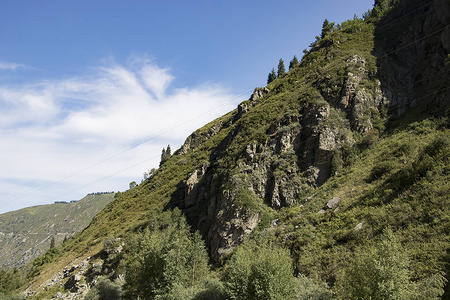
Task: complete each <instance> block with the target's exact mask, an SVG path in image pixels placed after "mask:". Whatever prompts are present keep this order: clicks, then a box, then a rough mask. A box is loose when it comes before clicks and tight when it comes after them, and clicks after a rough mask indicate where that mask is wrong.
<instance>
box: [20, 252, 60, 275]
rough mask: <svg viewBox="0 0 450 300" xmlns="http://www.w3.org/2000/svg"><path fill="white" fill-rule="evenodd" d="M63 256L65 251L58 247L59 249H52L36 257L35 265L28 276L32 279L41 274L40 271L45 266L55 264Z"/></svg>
mask: <svg viewBox="0 0 450 300" xmlns="http://www.w3.org/2000/svg"><path fill="white" fill-rule="evenodd" d="M61 254H63V251H62V249H61V248H60V247H58V248H51V249H49V250H48V251H47V252H45V253H44V254H43V255H41V256H39V257H36V258H35V259H34V260H33V265H32V267H31V270H30V272H29V274H28V276H30V277H32V276H35V275H37V274H39V272H40V270H41V269H42V267H43V266H44V265H45V264H48V263H51V262H54V261H55V260H57V259H58V258H59V257H60V256H61Z"/></svg>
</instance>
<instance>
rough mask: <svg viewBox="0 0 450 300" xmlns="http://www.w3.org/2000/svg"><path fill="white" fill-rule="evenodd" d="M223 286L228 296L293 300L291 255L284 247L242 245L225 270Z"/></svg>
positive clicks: (293, 287)
mask: <svg viewBox="0 0 450 300" xmlns="http://www.w3.org/2000/svg"><path fill="white" fill-rule="evenodd" d="M225 286H226V288H227V291H228V293H229V297H230V298H231V299H243V300H245V299H293V298H294V296H295V286H294V276H293V271H292V260H291V257H290V256H289V253H288V252H287V251H286V250H284V249H280V248H273V247H269V246H268V245H264V246H263V245H256V244H254V243H252V244H248V245H243V246H242V247H240V248H238V249H237V250H236V252H235V253H234V255H233V256H232V258H231V261H230V263H229V265H228V268H227V269H226V273H225Z"/></svg>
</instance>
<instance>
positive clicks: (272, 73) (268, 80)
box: [267, 68, 277, 84]
mask: <svg viewBox="0 0 450 300" xmlns="http://www.w3.org/2000/svg"><path fill="white" fill-rule="evenodd" d="M275 79H277V74H276V73H275V69H274V68H272V72H270V73H269V77H268V78H267V84H269V83H271V82H272V81H274V80H275Z"/></svg>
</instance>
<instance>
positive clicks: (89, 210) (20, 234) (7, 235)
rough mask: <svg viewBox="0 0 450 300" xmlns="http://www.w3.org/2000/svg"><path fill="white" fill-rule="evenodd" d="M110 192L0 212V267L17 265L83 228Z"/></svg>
mask: <svg viewBox="0 0 450 300" xmlns="http://www.w3.org/2000/svg"><path fill="white" fill-rule="evenodd" d="M113 198H114V194H103V195H88V196H86V197H84V198H83V199H81V200H79V201H77V202H72V203H67V204H63V203H54V204H49V205H40V206H33V207H28V208H24V209H20V210H17V211H13V212H9V213H5V214H2V215H0V232H2V234H1V236H0V249H1V251H0V262H1V264H0V267H17V266H20V265H22V264H23V263H26V262H27V261H29V260H31V259H33V258H35V257H37V256H39V255H40V254H42V253H44V252H45V251H47V250H48V248H49V245H50V240H51V238H52V237H54V238H55V241H56V244H59V243H61V242H62V241H63V239H64V238H65V237H67V238H69V237H71V236H73V235H74V234H75V233H77V232H80V231H81V230H83V228H85V227H86V226H87V225H88V224H89V222H90V221H91V220H92V218H93V216H95V215H96V214H97V213H98V212H100V211H101V210H102V209H103V208H104V207H105V206H106V204H108V203H109V202H111V201H112V200H113Z"/></svg>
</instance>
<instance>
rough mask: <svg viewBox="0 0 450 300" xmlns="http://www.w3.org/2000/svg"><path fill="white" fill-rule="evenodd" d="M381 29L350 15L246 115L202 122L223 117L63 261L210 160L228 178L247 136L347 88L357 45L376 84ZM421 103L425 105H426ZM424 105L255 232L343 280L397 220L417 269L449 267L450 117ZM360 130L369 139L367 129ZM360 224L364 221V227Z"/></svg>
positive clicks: (93, 227)
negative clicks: (438, 116)
mask: <svg viewBox="0 0 450 300" xmlns="http://www.w3.org/2000/svg"><path fill="white" fill-rule="evenodd" d="M373 31H374V25H373V24H366V23H361V22H359V21H355V22H348V23H344V24H342V30H336V31H335V32H334V33H333V34H332V35H331V36H329V37H327V38H326V39H324V40H322V41H321V42H318V43H316V44H315V45H313V47H312V50H313V51H311V52H310V53H309V54H307V55H306V56H305V57H304V59H303V60H302V62H301V64H300V66H299V67H297V68H296V69H294V70H292V71H291V72H289V74H288V75H287V76H286V77H284V78H282V79H278V80H275V81H274V82H272V83H271V84H269V85H268V88H269V89H270V93H269V94H268V95H267V96H265V97H264V98H263V99H262V101H261V102H260V103H259V104H257V105H256V106H255V107H253V108H252V109H251V110H250V111H249V112H248V113H246V114H245V115H244V116H243V117H242V118H241V119H240V120H239V121H238V122H233V118H234V116H235V115H236V113H237V112H236V111H234V112H231V113H229V114H228V115H226V116H224V117H222V118H220V119H218V120H216V121H214V122H212V123H210V124H208V125H206V126H205V127H203V128H202V129H199V130H198V131H197V136H200V137H201V136H205V135H206V133H207V132H209V130H210V129H211V128H212V127H213V126H217V127H221V130H220V131H219V133H218V134H217V135H215V136H213V137H210V138H203V139H202V138H200V141H197V142H196V144H197V147H196V148H195V149H194V150H192V151H188V153H186V154H183V155H174V156H173V157H172V158H171V159H170V160H169V161H168V162H167V163H165V164H164V165H163V166H162V167H161V168H160V169H158V170H157V172H156V173H155V174H154V175H153V176H152V177H151V178H150V179H148V180H146V181H145V182H143V183H141V184H140V185H139V186H137V187H136V188H134V189H132V190H129V191H126V192H124V193H120V194H118V195H116V199H115V201H114V202H112V203H110V204H109V205H108V206H107V207H106V208H105V209H104V210H103V211H102V212H101V213H100V214H98V215H97V216H96V217H95V218H94V220H93V221H92V222H91V224H90V226H89V227H87V228H86V229H85V230H84V231H83V232H82V233H81V234H79V235H77V236H76V237H75V238H74V239H72V240H71V241H69V243H68V244H67V245H65V250H66V252H65V254H64V255H63V256H62V257H61V258H60V260H58V267H61V266H62V267H63V266H65V264H67V263H69V262H70V261H71V259H74V258H75V257H85V256H89V255H91V254H92V253H95V252H96V251H99V250H100V249H101V248H102V244H101V241H102V239H103V238H105V237H107V236H115V237H118V236H121V237H127V236H129V235H130V234H132V233H133V231H135V230H136V229H137V228H139V227H140V226H143V225H145V224H146V222H148V217H147V216H148V212H149V211H162V210H163V209H164V208H165V207H166V206H167V204H168V203H169V202H170V201H171V203H172V204H174V205H176V204H177V201H178V200H177V199H178V196H179V193H180V190H181V191H182V187H183V181H184V180H186V179H187V178H188V176H189V174H190V173H192V172H193V171H194V170H197V169H199V168H201V167H202V166H203V165H204V164H209V163H213V164H215V165H214V167H215V168H216V170H217V173H218V174H219V175H220V176H222V177H221V178H229V176H231V175H232V174H233V173H234V172H238V171H239V170H238V168H239V160H240V159H241V158H242V153H243V150H244V148H245V146H246V145H248V144H251V143H252V142H253V141H258V142H262V143H263V142H264V141H266V140H267V135H266V133H267V129H268V128H269V127H270V126H271V125H272V124H274V123H276V122H277V121H279V120H281V119H282V118H283V117H284V116H285V114H286V113H290V112H292V113H295V112H298V110H299V108H300V107H302V106H305V105H309V104H312V103H316V104H317V103H320V101H323V99H322V98H321V96H320V95H321V92H323V90H322V89H325V88H327V87H330V88H331V93H335V94H337V93H339V87H340V85H342V81H343V80H344V75H345V68H346V63H345V61H346V60H347V59H348V58H349V57H352V56H353V55H355V54H356V55H359V56H360V57H363V58H364V59H365V60H366V69H367V70H368V72H367V74H368V76H367V77H365V78H364V79H363V81H362V82H361V87H365V88H367V89H372V88H374V85H375V84H374V81H373V79H374V76H375V75H374V74H376V58H375V57H374V56H373V50H374V49H373V48H374V36H373ZM327 78H328V79H327ZM333 88H335V90H334V89H333ZM417 111H418V112H419V114H422V111H421V108H420V107H419V108H417ZM414 113H415V112H411V113H410V114H409V115H406V116H405V117H404V118H403V119H402V120H403V121H404V123H401V122H402V120H399V121H396V123H395V122H394V123H390V124H388V130H387V131H386V132H385V133H384V134H383V135H381V138H380V139H379V140H378V141H374V140H373V141H371V144H370V145H369V146H368V147H367V145H368V144H367V143H365V144H364V145H366V147H365V148H364V147H363V146H362V145H363V143H361V144H359V145H361V146H360V147H359V148H358V147H355V148H354V149H352V151H350V152H349V153H346V154H345V156H346V157H345V159H344V161H345V164H347V165H348V166H345V165H344V168H343V169H341V171H340V172H339V173H338V175H336V176H335V177H333V178H331V179H330V180H329V181H328V182H327V183H326V184H324V185H323V186H321V187H320V188H317V189H315V190H306V191H305V194H304V195H303V196H304V198H303V199H302V201H301V203H300V202H299V204H302V205H299V204H297V205H294V206H293V207H289V208H284V209H282V210H280V211H279V212H278V213H276V215H274V216H273V218H278V219H279V224H278V226H277V227H276V228H274V229H271V230H269V231H268V232H269V234H267V231H262V229H263V228H260V230H258V231H256V232H255V233H254V235H253V238H256V239H271V240H273V241H274V242H276V243H280V244H283V245H284V246H286V247H288V248H289V249H291V251H292V254H293V257H294V258H295V267H296V270H297V271H298V272H301V273H304V274H308V275H310V276H311V277H313V278H317V279H319V280H327V281H328V282H330V283H333V282H334V281H335V280H336V279H337V278H339V276H340V274H341V272H342V269H343V268H345V267H346V266H347V265H348V263H349V262H351V260H352V257H353V253H354V250H355V249H359V248H362V249H364V248H369V247H372V246H374V245H375V244H376V242H377V237H378V235H379V233H380V232H381V230H382V229H383V228H384V227H386V226H389V227H392V228H393V229H394V231H395V232H396V234H397V235H398V236H399V237H400V238H401V241H402V242H403V244H404V245H405V246H406V249H408V253H409V254H410V255H411V257H412V270H413V271H414V272H415V274H417V275H416V277H417V279H420V278H424V277H427V276H428V275H430V274H433V273H435V272H437V271H438V270H444V269H445V261H446V259H448V257H447V254H446V251H447V249H449V247H450V245H449V228H450V220H449V217H448V216H449V215H450V214H449V209H448V207H449V205H448V204H449V203H448V201H449V199H448V196H447V192H448V190H449V183H448V182H449V180H448V179H449V169H448V166H449V161H448V159H449V156H448V151H449V139H450V137H449V130H448V129H447V128H448V125H445V122H446V121H445V120H443V121H442V120H441V121H440V120H434V121H433V120H431V119H430V120H428V117H425V118H423V117H422V119H424V120H423V121H421V122H416V123H414V122H413V121H411V120H417V119H418V118H417V115H414ZM372 117H373V118H379V117H380V116H372ZM408 118H410V119H408ZM374 121H376V122H378V123H380V120H374ZM381 121H382V120H381ZM443 124H444V125H443ZM446 126H447V127H446ZM382 127H383V126H380V129H381V128H382ZM349 134H351V133H349ZM354 138H355V139H356V140H358V139H360V140H361V141H363V137H361V136H358V135H355V136H354ZM439 141H441V142H439ZM436 145H440V146H436ZM433 148H436V149H438V150H436V151H434V150H433ZM439 149H440V150H439ZM333 197H340V199H341V200H340V202H339V210H338V211H336V212H334V211H333V210H328V211H326V213H325V214H318V211H319V210H320V209H322V208H323V207H324V205H325V204H326V203H327V201H328V200H330V199H331V198H333ZM307 199H308V201H306V200H307ZM358 224H361V226H362V227H361V229H356V226H357V225H358ZM262 232H264V233H265V234H264V235H263V234H261V233H262ZM54 267H55V265H52V266H50V267H49V268H45V269H44V270H43V271H42V273H41V277H39V278H36V280H37V281H36V282H42V281H43V280H45V279H47V278H48V276H50V275H49V274H51V272H50V271H49V269H51V268H54ZM45 274H47V275H45ZM46 277H47V278H46Z"/></svg>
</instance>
